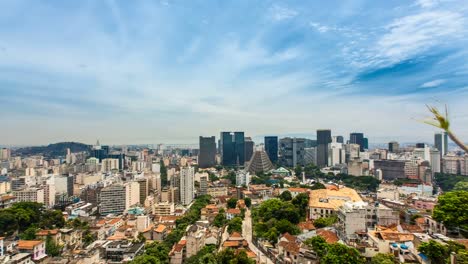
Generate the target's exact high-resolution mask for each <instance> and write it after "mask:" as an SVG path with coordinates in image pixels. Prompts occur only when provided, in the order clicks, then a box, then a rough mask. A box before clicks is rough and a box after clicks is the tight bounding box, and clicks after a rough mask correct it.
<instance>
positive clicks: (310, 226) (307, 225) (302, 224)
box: [297, 221, 315, 230]
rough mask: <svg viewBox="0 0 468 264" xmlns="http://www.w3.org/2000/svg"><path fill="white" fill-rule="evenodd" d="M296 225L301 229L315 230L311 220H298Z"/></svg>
mask: <svg viewBox="0 0 468 264" xmlns="http://www.w3.org/2000/svg"><path fill="white" fill-rule="evenodd" d="M297 227H299V229H301V230H315V226H314V224H313V223H312V221H306V222H300V223H299V224H297Z"/></svg>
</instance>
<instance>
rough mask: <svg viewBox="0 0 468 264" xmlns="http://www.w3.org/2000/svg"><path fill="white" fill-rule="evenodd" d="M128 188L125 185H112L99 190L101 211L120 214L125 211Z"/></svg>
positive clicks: (104, 213)
mask: <svg viewBox="0 0 468 264" xmlns="http://www.w3.org/2000/svg"><path fill="white" fill-rule="evenodd" d="M125 194H126V190H125V186H123V185H111V186H107V187H104V188H102V189H101V191H100V192H99V213H100V214H101V215H108V214H116V215H120V214H122V213H123V212H124V211H125V205H126V195H125Z"/></svg>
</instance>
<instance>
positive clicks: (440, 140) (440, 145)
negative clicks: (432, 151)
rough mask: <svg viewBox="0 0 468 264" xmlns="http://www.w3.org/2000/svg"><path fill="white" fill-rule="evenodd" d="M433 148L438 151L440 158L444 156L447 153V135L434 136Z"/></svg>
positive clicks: (438, 134)
mask: <svg viewBox="0 0 468 264" xmlns="http://www.w3.org/2000/svg"><path fill="white" fill-rule="evenodd" d="M434 146H435V148H436V149H438V150H439V151H440V156H442V157H443V156H444V155H446V154H447V151H448V149H447V148H448V135H447V133H443V134H442V133H437V134H435V135H434Z"/></svg>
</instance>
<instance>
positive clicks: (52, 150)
mask: <svg viewBox="0 0 468 264" xmlns="http://www.w3.org/2000/svg"><path fill="white" fill-rule="evenodd" d="M68 148H69V149H70V150H71V152H73V153H75V152H83V151H86V152H90V150H91V146H90V145H86V144H82V143H78V142H61V143H55V144H50V145H48V146H38V147H25V148H19V149H16V150H13V155H18V156H31V155H39V154H42V155H44V156H45V157H48V158H55V157H60V156H65V155H66V154H67V149H68Z"/></svg>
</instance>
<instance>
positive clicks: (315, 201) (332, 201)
mask: <svg viewBox="0 0 468 264" xmlns="http://www.w3.org/2000/svg"><path fill="white" fill-rule="evenodd" d="M334 187H335V186H334ZM347 201H351V202H362V199H361V197H360V196H359V194H358V193H357V192H356V191H355V190H354V189H351V188H348V187H341V188H338V187H335V188H327V189H320V190H312V191H310V192H309V206H310V207H318V208H332V209H335V210H336V209H338V208H339V207H340V206H342V205H343V204H344V203H345V202H347Z"/></svg>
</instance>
